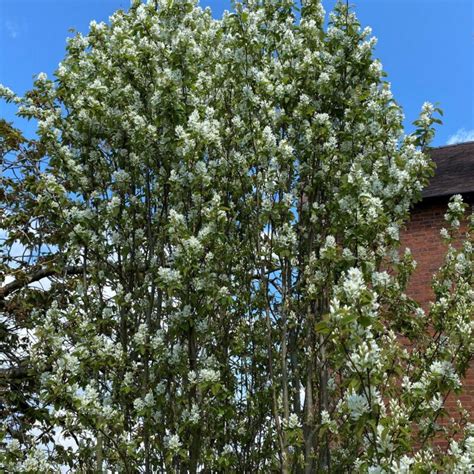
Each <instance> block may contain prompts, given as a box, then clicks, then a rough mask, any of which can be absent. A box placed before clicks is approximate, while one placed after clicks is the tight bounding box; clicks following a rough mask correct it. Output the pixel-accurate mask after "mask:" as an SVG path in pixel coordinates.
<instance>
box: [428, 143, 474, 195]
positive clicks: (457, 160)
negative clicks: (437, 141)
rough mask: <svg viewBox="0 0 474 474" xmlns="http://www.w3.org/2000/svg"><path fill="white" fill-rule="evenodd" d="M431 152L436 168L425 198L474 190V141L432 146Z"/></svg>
mask: <svg viewBox="0 0 474 474" xmlns="http://www.w3.org/2000/svg"><path fill="white" fill-rule="evenodd" d="M430 154H431V158H432V159H433V161H434V163H435V164H436V169H435V174H434V176H433V177H432V178H431V179H430V182H429V184H428V186H427V187H426V188H425V189H424V190H423V191H422V193H421V195H422V197H423V199H425V198H433V197H441V196H451V195H453V194H466V193H472V192H474V142H466V143H460V144H458V145H448V146H442V147H439V148H432V149H431V150H430Z"/></svg>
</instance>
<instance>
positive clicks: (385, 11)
mask: <svg viewBox="0 0 474 474" xmlns="http://www.w3.org/2000/svg"><path fill="white" fill-rule="evenodd" d="M129 3H130V2H129V0H0V83H2V84H4V85H6V86H8V87H10V88H11V89H13V90H14V91H15V92H17V93H19V94H21V93H23V92H24V91H25V90H27V89H28V88H30V87H31V85H32V80H33V75H35V74H38V73H39V72H46V73H48V75H51V74H52V72H53V71H54V70H55V68H56V66H57V64H58V63H59V62H60V61H61V59H62V58H63V56H64V52H65V44H66V42H65V39H66V37H67V36H68V35H70V34H71V33H69V31H68V30H69V29H70V28H74V29H76V30H79V31H81V32H86V31H87V29H88V25H89V22H90V20H93V19H94V20H97V21H100V20H104V21H106V20H107V19H108V17H109V16H110V15H111V13H113V11H114V10H116V9H118V8H124V9H126V8H128V5H129ZM230 3H231V2H230V0H201V5H203V6H210V7H211V8H212V11H213V12H214V15H215V16H220V15H221V14H222V11H223V10H224V9H226V8H227V9H229V8H230ZM334 3H335V0H323V4H324V6H325V8H326V10H330V9H331V8H332V6H333V5H334ZM352 3H353V4H354V5H355V10H356V12H357V15H358V17H359V19H360V21H361V23H362V25H363V26H367V25H369V26H371V27H372V29H373V33H374V35H375V36H377V38H378V40H379V42H378V45H377V48H376V56H377V57H378V58H379V59H381V61H382V63H383V65H384V68H385V70H386V71H387V73H388V80H389V81H390V82H391V83H392V88H393V92H394V95H395V98H396V99H397V101H398V102H399V103H400V104H401V105H402V106H403V108H404V112H405V115H406V127H407V131H410V130H411V125H410V124H411V122H412V120H414V119H415V118H416V115H417V113H418V111H419V109H420V107H421V105H422V103H423V102H424V101H425V100H428V101H430V102H439V104H440V106H441V108H442V109H443V110H444V113H445V117H444V125H443V126H442V127H440V128H439V129H438V133H437V136H436V139H435V141H434V143H433V144H434V145H443V144H446V143H450V142H453V141H465V140H474V2H473V1H472V0H354V1H353V2H352ZM0 116H3V117H5V118H7V119H8V120H15V122H16V123H17V124H18V126H20V127H22V128H23V129H24V130H25V131H26V132H27V134H28V135H31V134H32V133H33V130H34V127H33V126H32V125H27V124H25V123H24V122H23V121H20V120H19V119H15V118H14V116H13V108H12V107H10V106H6V105H5V104H0Z"/></svg>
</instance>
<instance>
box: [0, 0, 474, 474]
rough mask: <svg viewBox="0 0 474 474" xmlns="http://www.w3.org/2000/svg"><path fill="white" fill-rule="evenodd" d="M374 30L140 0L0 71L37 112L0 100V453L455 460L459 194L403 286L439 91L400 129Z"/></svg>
mask: <svg viewBox="0 0 474 474" xmlns="http://www.w3.org/2000/svg"><path fill="white" fill-rule="evenodd" d="M374 45H375V39H374V38H373V37H371V31H370V28H365V29H362V28H361V26H360V24H359V22H358V20H357V18H356V16H355V14H354V12H353V11H352V10H351V9H350V8H349V7H348V6H347V5H345V4H344V3H342V2H340V3H338V4H337V6H336V7H335V10H334V11H333V12H331V13H330V14H329V22H328V23H327V24H326V23H325V12H324V9H323V7H322V4H321V2H320V1H317V0H307V1H303V2H301V4H299V3H296V2H294V1H292V0H269V1H258V0H248V1H243V2H242V3H236V4H235V7H234V9H233V11H232V12H230V13H229V12H227V13H225V14H224V16H223V17H222V18H221V19H214V18H213V17H212V14H211V11H210V10H209V9H205V10H203V9H201V8H200V7H198V6H197V5H196V2H195V1H193V0H174V1H173V0H171V1H170V0H150V1H148V2H147V3H146V4H145V3H142V2H140V1H138V0H136V1H133V2H132V6H131V7H130V9H129V10H128V11H127V12H125V11H121V10H119V11H117V12H116V13H114V14H113V16H112V17H111V18H110V21H109V22H108V23H96V22H94V21H93V22H91V24H90V30H89V33H88V34H87V35H81V34H77V35H75V36H74V37H72V38H70V39H69V41H68V46H67V54H66V56H65V58H64V60H63V61H62V63H61V64H60V65H59V67H58V69H57V71H56V72H55V78H54V79H48V78H47V77H46V75H44V74H40V75H39V76H38V78H37V80H36V81H35V84H34V88H33V89H32V90H31V91H30V92H28V93H27V94H26V95H25V96H24V97H18V96H16V95H15V94H14V93H13V92H12V91H10V90H9V89H7V88H5V87H2V88H0V94H1V95H2V97H3V98H4V99H5V100H7V101H10V102H13V103H16V104H17V105H18V114H19V115H20V116H22V117H27V118H31V119H35V120H37V121H38V131H37V138H35V139H32V140H27V139H25V138H24V137H23V136H22V134H21V132H20V131H19V130H16V129H15V128H14V127H13V126H12V125H11V124H8V123H7V122H5V121H2V122H1V123H0V152H1V156H2V165H3V170H4V174H3V178H2V188H1V194H0V196H1V210H0V212H1V213H2V214H1V217H2V221H1V223H0V227H1V228H2V229H3V231H4V233H5V242H4V244H5V245H4V248H5V249H6V251H5V252H4V253H3V255H2V256H1V257H0V271H1V273H2V274H3V275H4V276H5V281H4V284H3V286H2V287H1V288H0V311H1V322H0V331H1V334H2V344H1V351H2V352H1V354H2V369H0V370H1V372H0V377H1V380H2V387H4V388H2V400H1V402H0V408H1V411H2V415H3V422H2V425H1V430H0V442H1V443H2V452H1V453H0V461H1V463H2V465H3V467H4V469H5V470H6V471H7V472H58V471H59V470H61V469H63V470H64V469H69V470H70V472H106V471H107V472H124V473H132V472H145V473H151V472H183V473H184V472H191V473H192V472H209V473H210V472H249V473H250V472H252V473H253V472H284V473H289V472H296V473H299V472H305V473H312V472H361V473H362V472H364V473H365V472H370V473H388V472H440V471H443V472H469V471H470V469H471V468H472V465H473V462H474V461H473V456H474V430H473V425H471V424H469V423H468V422H467V419H466V414H465V413H461V416H460V417H459V419H458V421H457V422H456V423H454V422H453V423H452V424H451V425H450V426H448V427H446V426H442V425H440V424H439V423H438V419H439V418H440V417H441V416H443V414H444V413H445V409H444V403H445V400H446V397H447V395H448V394H449V393H450V392H452V391H459V390H461V388H462V377H463V374H464V373H465V370H466V368H467V366H468V364H469V361H470V358H471V355H472V351H473V348H474V344H473V324H472V314H473V297H474V292H473V290H472V263H471V262H472V243H471V241H470V238H469V237H468V238H467V239H466V240H465V241H464V242H463V243H462V245H458V246H455V245H454V244H453V242H454V240H455V238H457V236H458V234H459V228H460V221H461V220H462V218H463V213H464V210H465V205H464V204H463V202H462V199H461V198H460V196H455V197H454V198H453V200H452V201H451V203H450V204H449V211H448V213H447V215H446V218H447V220H448V222H447V229H446V230H444V231H443V235H444V239H445V241H446V246H447V247H446V248H447V258H446V262H445V264H444V265H443V267H442V268H441V269H440V270H439V272H438V273H437V275H435V276H434V279H433V288H434V290H435V299H434V300H433V302H432V303H431V304H430V306H429V307H425V308H422V307H421V306H420V305H419V304H418V303H417V302H416V301H414V300H412V299H411V298H409V297H408V296H407V294H406V288H407V284H408V282H409V279H410V275H411V273H412V271H413V269H414V266H415V262H414V261H413V258H412V256H411V254H410V252H409V251H406V252H405V253H403V252H400V250H399V232H400V229H401V228H402V227H403V225H404V223H405V222H406V220H407V217H408V214H409V210H410V206H411V205H412V204H413V203H414V202H416V200H417V199H419V198H420V192H421V190H422V188H423V187H424V186H425V185H426V183H427V180H428V178H429V177H430V175H431V173H432V169H433V166H432V164H431V162H430V159H429V156H428V154H427V153H426V151H427V147H428V146H429V143H430V140H431V139H432V137H433V134H434V129H433V124H435V123H439V119H438V118H437V112H439V109H437V108H435V107H434V106H432V105H431V104H429V103H425V104H424V105H423V107H422V112H421V114H420V117H419V118H418V120H416V122H415V124H416V131H415V132H414V133H413V134H410V135H405V134H404V130H403V124H402V121H403V114H402V111H401V108H400V106H399V105H398V104H397V103H396V101H395V100H394V98H393V97H392V94H391V91H390V84H389V83H388V82H387V81H386V79H385V77H386V75H385V73H384V72H383V70H382V66H381V64H380V62H379V61H378V60H377V59H374V55H373V48H374ZM468 231H469V232H472V225H469V226H468ZM39 283H42V284H43V288H41V285H39ZM440 434H441V436H444V437H445V438H446V439H449V440H451V439H452V441H451V444H450V446H449V448H448V449H447V450H443V449H441V448H440V447H438V446H437V445H436V443H435V441H434V440H435V439H436V437H439V436H440ZM454 435H455V436H456V441H455V440H454V438H453V436H454Z"/></svg>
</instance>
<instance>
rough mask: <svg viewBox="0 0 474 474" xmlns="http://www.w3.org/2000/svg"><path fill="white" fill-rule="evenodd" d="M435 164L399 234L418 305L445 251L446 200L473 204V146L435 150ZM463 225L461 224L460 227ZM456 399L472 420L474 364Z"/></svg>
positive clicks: (426, 299)
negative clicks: (411, 266)
mask: <svg viewBox="0 0 474 474" xmlns="http://www.w3.org/2000/svg"><path fill="white" fill-rule="evenodd" d="M431 154H432V158H433V161H434V162H435V164H436V171H435V175H434V177H433V178H432V179H431V181H430V184H429V185H428V187H427V188H426V189H425V190H424V191H423V193H422V196H423V199H422V201H421V202H419V203H418V204H416V205H415V207H414V209H413V211H412V216H411V220H410V222H409V223H408V225H407V228H406V230H405V231H404V233H403V234H402V248H403V247H405V246H406V247H409V248H410V249H411V251H412V253H413V256H414V258H415V260H416V261H417V268H416V270H415V273H414V275H413V279H412V282H411V284H410V287H409V294H410V296H412V297H413V298H414V299H415V300H416V301H418V302H419V303H421V304H422V305H427V304H428V302H429V301H430V300H431V299H432V296H433V293H432V290H431V278H432V276H433V274H434V273H435V272H436V270H437V269H438V268H439V267H440V265H441V264H442V262H443V259H444V255H445V252H446V248H445V246H444V244H443V243H442V240H441V236H440V230H441V228H443V227H446V225H447V223H446V221H445V220H444V214H445V213H446V209H447V204H448V201H449V198H450V197H451V196H452V195H454V194H461V195H462V196H463V198H464V201H465V202H466V203H468V204H469V212H472V210H473V203H474V142H468V143H462V144H459V145H451V146H444V147H440V148H435V149H433V150H432V152H431ZM464 225H465V223H464ZM457 398H459V399H460V400H461V401H462V403H463V406H464V408H465V409H467V410H468V411H469V412H470V413H471V416H472V418H473V419H474V362H471V367H470V369H469V371H468V373H467V377H466V379H465V380H464V389H463V394H462V395H459V396H458V397H457ZM447 403H448V407H452V408H455V407H456V398H455V397H454V396H453V397H450V398H449V399H448V402H447Z"/></svg>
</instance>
